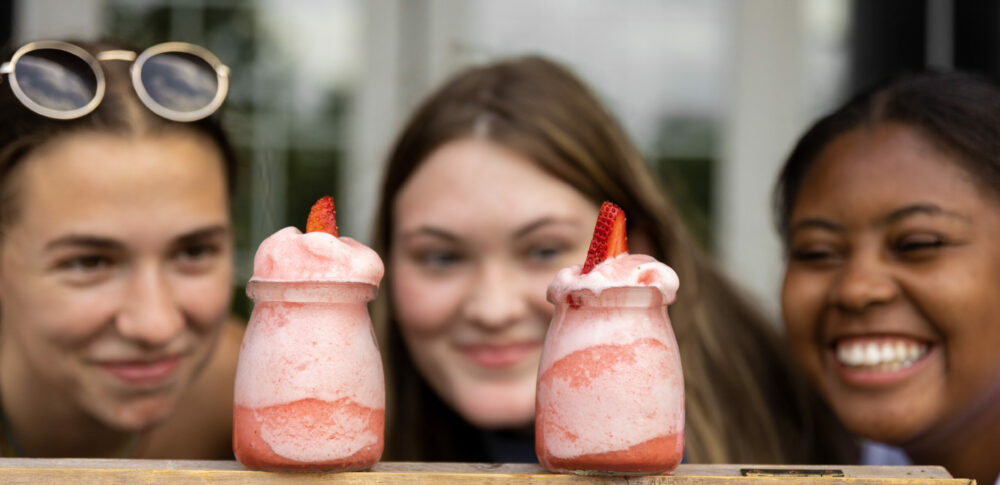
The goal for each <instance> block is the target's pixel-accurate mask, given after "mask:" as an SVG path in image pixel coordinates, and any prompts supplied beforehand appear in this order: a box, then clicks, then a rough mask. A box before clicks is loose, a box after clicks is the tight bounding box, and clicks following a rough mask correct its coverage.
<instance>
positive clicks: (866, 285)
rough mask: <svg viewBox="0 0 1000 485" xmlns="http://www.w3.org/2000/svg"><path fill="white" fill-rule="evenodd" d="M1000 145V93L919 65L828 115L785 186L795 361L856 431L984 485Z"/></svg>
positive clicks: (992, 375)
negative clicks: (916, 70)
mask: <svg viewBox="0 0 1000 485" xmlns="http://www.w3.org/2000/svg"><path fill="white" fill-rule="evenodd" d="M998 154H1000V87H997V86H996V85H994V84H992V83H990V82H988V81H986V80H983V79H979V78H975V77H972V76H968V75H964V74H922V75H916V76H911V77H906V78H902V79H899V80H897V81H895V82H894V83H891V84H889V85H887V86H884V87H881V88H879V89H877V90H875V91H873V92H871V93H868V94H866V95H863V96H861V97H859V98H858V99H856V100H854V101H852V102H851V103H849V104H847V105H846V106H845V107H843V108H841V109H840V110H838V111H837V112H835V113H833V114H832V115H830V116H828V117H826V118H824V119H823V120H821V121H819V122H818V123H817V124H816V125H815V126H814V127H813V128H812V129H810V131H809V132H807V133H806V135H805V136H804V137H803V138H802V140H801V141H800V143H799V144H798V146H797V147H796V149H795V150H794V151H793V153H792V155H791V157H790V158H789V161H788V163H787V165H786V167H785V169H784V171H783V173H782V177H781V179H780V181H779V186H778V191H777V192H776V194H777V196H778V202H779V204H778V217H779V220H780V221H781V229H782V232H783V235H784V237H785V242H786V247H787V253H788V266H787V269H786V272H785V282H784V287H783V291H782V308H783V311H784V318H785V324H786V326H787V328H788V334H789V338H790V340H791V343H792V345H793V347H794V350H795V353H796V355H797V357H798V359H799V362H800V363H801V364H802V365H803V366H804V367H805V369H806V370H807V371H808V373H809V374H810V376H811V377H812V379H813V381H814V382H815V383H816V385H817V386H818V387H819V388H820V390H821V391H822V393H823V394H824V395H825V397H826V398H827V400H828V401H829V402H830V404H831V405H832V407H833V409H834V410H835V411H836V413H837V414H838V415H839V417H840V418H841V419H842V420H843V421H844V423H845V424H846V425H847V426H848V427H849V428H850V429H851V430H852V431H854V432H856V433H858V434H859V435H861V436H864V437H866V438H869V439H872V440H876V441H880V442H886V443H891V444H893V445H897V446H900V447H902V448H903V449H904V450H905V452H906V453H907V454H908V455H909V458H910V459H912V460H913V461H915V462H917V463H919V464H933V465H943V466H945V467H947V468H948V470H949V471H950V472H951V473H952V474H953V475H955V476H959V477H966V478H975V479H976V480H977V481H978V482H979V483H993V482H994V480H997V478H998V474H1000V462H998V461H997V460H996V449H997V436H1000V353H998V352H997V348H998V347H1000V299H998V298H997V297H996V293H997V289H998V288H1000V245H997V241H998V240H1000V163H998V160H1000V159H998ZM872 449H874V448H872ZM874 464H880V463H874Z"/></svg>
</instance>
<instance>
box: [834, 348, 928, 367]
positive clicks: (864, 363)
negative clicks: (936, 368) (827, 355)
mask: <svg viewBox="0 0 1000 485" xmlns="http://www.w3.org/2000/svg"><path fill="white" fill-rule="evenodd" d="M929 349H930V347H929V346H928V345H927V344H923V343H919V342H916V341H912V340H906V341H904V340H885V341H881V342H873V341H870V340H869V341H861V340H857V341H850V342H848V341H844V342H839V343H838V344H837V360H838V361H839V362H840V363H841V364H843V365H845V366H847V367H854V368H862V369H871V370H884V371H896V370H900V369H903V368H906V367H909V366H911V365H913V363H914V362H916V361H918V360H920V358H921V357H923V356H924V355H925V354H927V351H928V350H929Z"/></svg>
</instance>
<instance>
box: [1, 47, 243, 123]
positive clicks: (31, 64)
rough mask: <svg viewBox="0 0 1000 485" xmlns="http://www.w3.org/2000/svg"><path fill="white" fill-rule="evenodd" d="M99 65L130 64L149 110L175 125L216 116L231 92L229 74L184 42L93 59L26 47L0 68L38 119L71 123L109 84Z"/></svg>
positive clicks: (76, 51)
mask: <svg viewBox="0 0 1000 485" xmlns="http://www.w3.org/2000/svg"><path fill="white" fill-rule="evenodd" d="M99 61H126V62H132V67H131V68H130V73H131V77H132V86H133V87H134V88H135V92H136V94H137V95H138V96H139V99H140V100H141V101H142V103H143V104H144V105H146V107H147V108H149V109H150V110H151V111H153V112H154V113H156V114H157V115H159V116H162V117H164V118H167V119H169V120H173V121H197V120H200V119H202V118H205V117H206V116H208V115H211V114H212V113H214V112H215V111H216V110H217V109H219V106H221V105H222V101H223V100H225V98H226V92H227V91H228V90H229V68H228V67H227V66H226V65H225V64H223V63H222V62H221V61H219V58H217V57H215V55H214V54H212V53H211V52H209V51H208V50H207V49H205V48H203V47H199V46H196V45H193V44H188V43H185V42H166V43H163V44H157V45H154V46H152V47H150V48H148V49H146V50H144V51H142V52H141V53H139V54H136V53H135V52H133V51H129V50H107V51H103V52H100V53H98V54H97V56H96V57H95V56H94V55H92V54H90V53H89V52H87V51H86V50H84V49H83V48H81V47H79V46H76V45H73V44H70V43H68V42H61V41H39V42H32V43H29V44H25V45H24V46H22V47H21V48H20V49H18V50H17V51H16V52H14V56H13V57H12V58H11V59H10V61H9V62H5V63H3V64H0V82H3V78H2V75H3V74H7V79H8V82H9V84H10V88H11V90H12V91H13V92H14V96H16V97H17V99H18V100H20V101H21V104H23V105H24V106H25V107H27V108H28V109H30V110H31V111H34V112H35V113H38V114H40V115H42V116H47V117H49V118H55V119H59V120H71V119H75V118H79V117H81V116H84V115H86V114H88V113H90V112H91V111H94V109H95V108H97V106H98V105H99V104H101V100H102V99H104V91H105V89H106V87H107V81H106V80H105V78H104V70H103V69H101V65H100V62H99Z"/></svg>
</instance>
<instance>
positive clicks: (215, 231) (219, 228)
mask: <svg viewBox="0 0 1000 485" xmlns="http://www.w3.org/2000/svg"><path fill="white" fill-rule="evenodd" d="M228 234H229V226H227V225H224V224H219V225H215V226H209V227H203V228H200V229H195V230H193V231H191V232H189V233H186V234H182V235H180V236H178V237H177V238H176V239H177V241H178V242H181V243H187V242H196V241H201V240H204V239H212V238H215V237H222V236H226V235H228Z"/></svg>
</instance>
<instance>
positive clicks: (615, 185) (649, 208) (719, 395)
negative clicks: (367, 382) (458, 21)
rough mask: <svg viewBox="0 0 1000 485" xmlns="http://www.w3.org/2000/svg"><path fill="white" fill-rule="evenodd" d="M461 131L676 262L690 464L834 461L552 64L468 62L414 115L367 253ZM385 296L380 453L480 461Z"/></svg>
mask: <svg viewBox="0 0 1000 485" xmlns="http://www.w3.org/2000/svg"><path fill="white" fill-rule="evenodd" d="M471 136H477V137H485V138H487V139H489V140H491V141H492V142H495V143H498V144H500V145H503V146H505V147H508V148H510V149H512V150H515V151H517V152H518V153H520V154H522V155H524V156H525V157H526V158H528V159H530V160H533V161H534V162H536V163H537V164H538V165H539V166H540V167H541V168H542V169H543V170H546V171H547V172H549V173H551V174H553V175H555V176H556V177H558V178H560V179H561V180H564V181H565V182H566V183H568V184H570V185H572V186H573V187H575V188H576V189H577V190H579V191H580V192H581V193H582V194H584V195H585V196H586V197H587V198H589V199H590V200H592V201H594V203H595V204H597V205H599V204H600V202H601V201H603V200H611V201H614V202H615V203H616V204H618V205H619V206H621V207H622V208H623V209H624V210H625V212H626V213H627V214H628V223H629V232H630V233H631V234H633V235H642V236H645V237H646V238H648V240H649V242H650V243H651V252H652V254H651V255H652V256H654V257H656V258H657V259H659V260H661V261H663V262H665V263H667V264H668V265H670V266H671V267H673V268H674V270H676V272H677V274H678V275H679V277H680V281H681V289H680V291H679V292H678V295H677V300H676V302H675V303H674V304H673V305H672V306H671V307H670V315H671V320H672V321H673V324H674V330H675V332H676V335H677V338H678V344H679V346H680V349H681V360H682V363H683V368H684V380H685V387H686V396H687V397H686V399H687V404H686V409H687V413H686V415H687V423H686V441H687V447H686V455H687V459H688V461H691V462H702V463H707V462H714V463H720V462H744V463H750V462H756V463H764V462H772V463H774V462H787V463H794V462H800V463H801V462H815V461H818V460H825V461H833V459H832V458H829V457H828V455H824V456H820V455H821V453H820V451H821V450H818V449H817V448H815V447H813V446H812V445H811V440H812V438H813V436H814V435H815V432H816V423H815V422H814V420H813V419H812V416H813V415H812V414H811V413H809V412H807V406H808V405H810V404H811V402H812V401H811V399H808V400H807V398H808V396H807V395H806V394H805V393H804V392H805V391H804V390H803V388H802V387H800V386H799V382H800V381H799V379H798V377H797V375H796V374H795V373H794V372H793V370H792V368H791V366H790V361H789V360H788V359H787V357H786V354H785V350H784V346H783V345H782V342H781V340H780V338H779V335H778V333H777V330H776V327H775V326H774V325H772V324H771V322H768V321H767V320H766V319H765V318H763V317H762V315H761V313H760V312H759V311H758V310H757V309H756V308H755V307H754V306H753V305H751V304H750V303H749V301H748V300H747V298H745V296H744V295H743V294H741V293H740V292H739V291H738V290H737V289H736V288H735V287H734V286H733V285H732V284H731V283H730V282H728V281H727V280H726V279H725V278H724V277H723V276H722V274H721V273H720V272H719V271H718V270H717V269H716V267H715V266H714V265H713V264H712V262H711V261H710V260H709V259H708V257H707V256H706V255H705V254H704V252H703V251H702V250H701V249H700V248H699V246H698V245H697V244H696V243H695V242H694V239H693V238H692V236H691V235H689V234H688V231H687V230H686V228H685V226H684V224H683V223H682V222H681V219H680V217H679V216H678V214H677V212H676V211H675V210H674V208H673V206H672V205H671V203H670V202H669V201H668V199H667V197H666V196H665V194H664V192H663V191H662V190H661V189H660V187H659V186H658V184H657V183H656V182H655V180H654V179H653V177H652V176H651V173H650V171H649V169H648V167H647V166H646V164H645V162H644V161H643V158H642V156H641V154H640V153H639V152H638V150H637V149H636V148H635V147H634V146H633V144H632V143H631V142H630V141H629V139H628V137H627V136H626V134H625V133H624V131H623V130H622V129H621V128H620V126H619V125H618V123H617V122H616V121H615V120H614V118H613V117H612V116H611V115H610V114H609V113H608V112H607V111H606V110H605V109H604V108H603V107H602V106H601V104H600V103H599V102H598V101H597V99H596V97H595V96H594V95H593V94H592V93H591V92H590V90H589V89H588V88H587V87H586V86H585V85H584V84H583V83H582V82H581V81H580V80H578V79H577V78H576V77H575V76H574V75H573V74H572V73H571V72H569V71H568V70H567V69H565V68H563V67H561V66H560V65H558V64H556V63H554V62H551V61H549V60H546V59H543V58H540V57H523V58H517V59H512V60H507V61H502V62H498V63H495V64H492V65H487V66H482V67H473V68H470V69H467V70H465V71H463V72H460V73H458V74H457V75H455V76H454V77H452V78H451V79H450V80H449V81H447V82H446V83H445V84H444V85H443V86H442V87H440V88H439V89H438V90H437V91H436V92H435V93H433V94H432V95H431V96H430V97H429V98H427V99H426V100H425V101H424V102H423V104H422V105H421V106H420V107H419V108H418V109H417V110H416V112H415V113H414V114H413V116H412V117H411V118H410V120H409V122H408V123H407V125H406V126H405V128H404V129H403V131H402V133H401V134H400V136H399V138H398V139H397V141H396V143H395V145H394V147H393V149H392V151H391V154H390V156H389V159H388V165H387V167H386V175H385V179H384V185H383V189H382V193H381V202H380V206H379V211H378V220H377V226H376V229H375V230H376V235H375V247H376V250H377V251H378V252H379V253H380V254H382V255H383V257H385V258H386V267H387V268H391V266H392V265H391V261H389V258H390V257H391V256H390V255H391V254H392V251H390V250H389V249H390V248H391V247H392V244H393V241H392V227H391V224H392V221H393V213H392V209H393V203H394V199H395V197H396V195H397V194H398V193H399V190H400V188H401V187H402V186H403V185H404V183H405V182H406V181H407V180H408V179H409V177H410V176H411V175H412V174H413V173H414V172H415V171H416V170H417V169H418V168H419V166H420V164H421V162H422V161H423V160H425V159H426V158H427V156H428V155H430V154H431V152H433V151H434V150H435V149H436V148H438V147H440V146H442V145H443V144H445V143H447V142H449V141H452V140H456V139H460V138H466V137H471ZM390 292H391V288H388V287H387V288H385V289H384V291H382V292H381V295H380V296H379V298H378V300H377V301H376V308H375V320H376V325H377V326H378V328H379V332H380V334H381V337H382V342H383V353H384V355H385V356H386V360H387V362H386V368H387V377H388V379H389V383H390V385H389V388H390V390H391V391H390V396H391V398H390V402H389V405H388V406H387V407H388V409H390V413H391V415H390V421H389V437H388V439H387V440H386V442H387V446H388V448H387V451H386V454H387V458H388V459H396V460H400V459H401V460H482V459H487V458H488V457H485V456H483V450H482V449H481V448H480V447H479V445H478V444H477V443H476V442H475V440H474V437H475V430H474V429H473V428H472V427H471V425H469V424H467V423H464V422H463V421H462V420H461V418H459V417H458V416H457V414H456V413H455V412H453V411H451V410H450V409H448V408H447V406H446V405H445V404H443V403H442V402H441V401H440V399H439V398H437V396H436V395H435V394H434V392H433V391H432V390H431V389H430V388H429V387H428V386H427V384H426V383H425V382H424V380H423V378H422V377H420V376H419V374H418V372H417V371H416V370H415V368H414V366H413V363H412V360H411V358H410V356H409V354H408V352H407V350H406V347H405V345H404V344H403V342H402V339H401V337H400V332H399V330H398V325H397V322H396V320H395V318H394V315H393V310H392V308H391V307H390V301H391V296H390V294H389V293H390ZM826 438H829V437H826Z"/></svg>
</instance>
